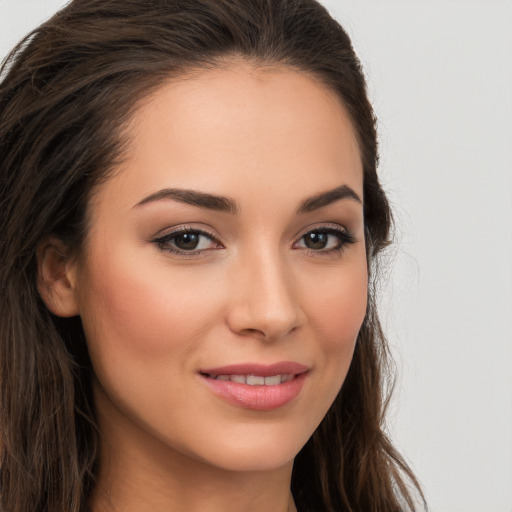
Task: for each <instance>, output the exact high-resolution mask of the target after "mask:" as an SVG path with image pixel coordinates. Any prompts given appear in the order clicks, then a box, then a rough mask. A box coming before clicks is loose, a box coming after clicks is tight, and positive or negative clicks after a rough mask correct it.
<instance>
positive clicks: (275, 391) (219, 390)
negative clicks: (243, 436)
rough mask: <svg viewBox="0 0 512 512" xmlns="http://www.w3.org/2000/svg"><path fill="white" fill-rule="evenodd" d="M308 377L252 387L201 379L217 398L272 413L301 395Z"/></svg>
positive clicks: (227, 381)
mask: <svg viewBox="0 0 512 512" xmlns="http://www.w3.org/2000/svg"><path fill="white" fill-rule="evenodd" d="M306 375H307V372H306V373H301V374H300V375H297V376H296V377H295V378H293V379H292V380H289V381H288V382H283V383H281V384H276V385H274V386H264V385H261V386H258V385H256V386H252V385H250V384H240V383H238V382H231V381H229V380H219V379H210V378H209V377H206V376H205V375H201V378H202V379H203V381H204V382H205V383H206V385H207V386H208V387H209V388H210V389H211V390H212V391H213V392H214V393H215V394H216V395H217V396H219V397H221V398H223V399H224V400H226V401H227V402H229V403H231V404H233V405H236V406H238V407H242V408H244V409H253V410H255V411H271V410H273V409H279V408H280V407H284V406H285V405H286V404H288V403H290V402H291V401H292V400H293V399H294V398H296V397H297V396H298V395H299V393H300V392H301V390H302V386H303V385H304V381H305V380H306Z"/></svg>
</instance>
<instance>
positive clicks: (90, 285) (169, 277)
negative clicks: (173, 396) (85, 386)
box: [81, 251, 216, 364]
mask: <svg viewBox="0 0 512 512" xmlns="http://www.w3.org/2000/svg"><path fill="white" fill-rule="evenodd" d="M132 253H133V251H132ZM96 262H98V264H96V265H95V266H94V268H93V269H92V270H91V271H90V272H89V273H88V275H87V277H86V278H85V279H84V282H85V283H87V286H86V290H85V295H84V296H83V300H82V301H81V302H82V308H81V309H82V322H83V324H84V329H85V332H86V337H87V340H88V344H89V348H90V351H91V352H94V353H96V352H101V353H105V355H104V356H103V355H102V357H109V354H110V355H111V356H112V357H114V356H115V357H116V358H122V357H125V358H126V359H127V360H129V359H132V360H133V361H134V362H144V361H147V362H149V361H153V362H154V361H161V362H162V364H163V363H165V359H162V358H164V357H165V356H167V357H169V349H170V348H171V349H172V350H171V353H172V354H174V355H177V354H180V353H181V352H183V353H187V352H189V351H191V350H193V349H194V347H195V346H196V345H197V343H198V342H199V340H200V339H201V336H202V334H203V333H204V332H206V331H208V329H209V326H210V324H211V322H212V321H214V319H215V318H216V311H215V304H216V301H215V299H214V297H210V295H211V294H213V293H214V292H213V291H212V290H209V289H204V290H201V293H198V288H197V284H198V283H197V276H194V275H193V274H192V273H188V274H187V273H186V272H185V273H184V272H174V273H172V272H169V270H168V269H167V268H165V265H162V262H161V261H160V262H159V263H158V264H152V262H151V261H149V262H148V261H145V262H144V265H141V264H140V262H138V261H136V259H135V258H129V257H115V255H113V254H111V255H110V256H109V259H105V258H103V259H99V258H96ZM92 356H93V354H92V353H91V357H92Z"/></svg>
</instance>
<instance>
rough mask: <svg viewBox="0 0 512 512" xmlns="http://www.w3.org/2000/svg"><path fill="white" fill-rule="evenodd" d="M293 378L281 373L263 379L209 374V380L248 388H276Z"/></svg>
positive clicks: (289, 374) (261, 377) (259, 377)
mask: <svg viewBox="0 0 512 512" xmlns="http://www.w3.org/2000/svg"><path fill="white" fill-rule="evenodd" d="M294 377H295V375H294V374H293V373H282V374H278V375H271V376H269V377H263V376H261V375H215V374H209V375H208V378H209V379H216V380H224V381H231V382H238V384H249V386H277V385H278V384H282V383H283V382H288V381H290V380H292V379H293V378H294Z"/></svg>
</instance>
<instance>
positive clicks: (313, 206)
mask: <svg viewBox="0 0 512 512" xmlns="http://www.w3.org/2000/svg"><path fill="white" fill-rule="evenodd" d="M341 199H353V200H354V201H357V202H358V203H361V204H362V201H361V198H360V197H359V196H358V195H357V194H356V193H355V191H354V190H353V189H352V188H350V187H349V186H348V185H341V186H339V187H336V188H334V189H332V190H328V191H327V192H322V193H321V194H318V195H316V196H313V197H310V198H308V199H306V200H305V201H303V202H302V203H301V205H300V206H299V208H298V210H297V213H308V212H312V211H314V210H318V209H319V208H323V207H324V206H329V205H330V204H332V203H335V202H336V201H340V200H341Z"/></svg>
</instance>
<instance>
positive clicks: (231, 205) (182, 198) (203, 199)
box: [135, 188, 238, 214]
mask: <svg viewBox="0 0 512 512" xmlns="http://www.w3.org/2000/svg"><path fill="white" fill-rule="evenodd" d="M162 199H171V200H174V201H178V202H179V203H186V204H191V205H192V206H198V207H199V208H208V209H209V210H217V211H221V212H228V213H234V214H236V213H238V206H237V204H236V202H235V201H234V200H233V199H229V198H228V197H223V196H216V195H213V194H206V193H204V192H198V191H197V190H186V189H180V188H165V189H163V190H159V191H158V192H155V193H154V194H151V195H149V196H148V197H146V198H144V199H143V200H142V201H140V202H139V203H137V204H136V205H135V207H139V206H142V205H145V204H147V203H152V202H154V201H160V200H162Z"/></svg>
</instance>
